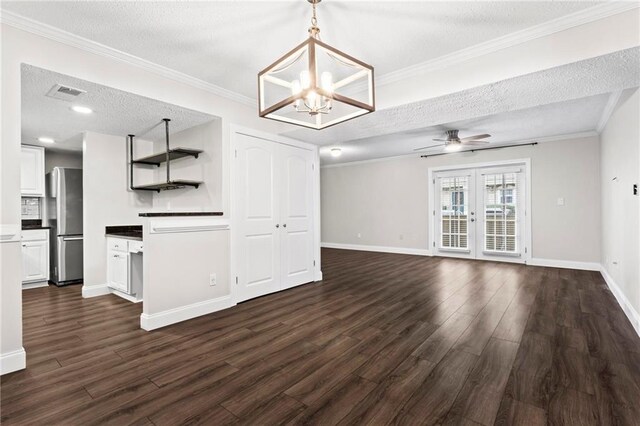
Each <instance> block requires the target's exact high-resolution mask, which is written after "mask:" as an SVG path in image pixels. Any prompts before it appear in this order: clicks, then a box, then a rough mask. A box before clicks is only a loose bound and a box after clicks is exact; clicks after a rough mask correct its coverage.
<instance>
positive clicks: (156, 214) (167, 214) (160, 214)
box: [138, 212, 223, 217]
mask: <svg viewBox="0 0 640 426" xmlns="http://www.w3.org/2000/svg"><path fill="white" fill-rule="evenodd" d="M222 214H223V213H222V212H149V213H140V214H138V216H140V217H172V216H222Z"/></svg>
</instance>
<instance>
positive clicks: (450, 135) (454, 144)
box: [414, 130, 491, 152]
mask: <svg viewBox="0 0 640 426" xmlns="http://www.w3.org/2000/svg"><path fill="white" fill-rule="evenodd" d="M445 135H446V136H447V138H446V139H434V141H437V142H444V143H440V144H436V145H430V146H424V147H422V148H416V149H414V151H422V150H425V149H429V148H435V147H439V146H444V150H445V151H447V152H456V151H460V150H462V148H464V147H465V146H468V145H484V144H486V143H489V141H481V140H480V139H486V138H489V137H491V135H488V134H486V133H485V134H483V135H475V136H469V137H466V138H462V139H461V138H459V137H458V130H447V132H446V133H445Z"/></svg>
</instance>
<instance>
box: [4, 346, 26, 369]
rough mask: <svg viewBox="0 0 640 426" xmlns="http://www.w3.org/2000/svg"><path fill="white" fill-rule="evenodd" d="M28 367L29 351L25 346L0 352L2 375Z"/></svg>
mask: <svg viewBox="0 0 640 426" xmlns="http://www.w3.org/2000/svg"><path fill="white" fill-rule="evenodd" d="M25 368H27V352H25V350H24V348H20V349H18V350H17V351H12V352H7V353H4V354H0V375H3V374H7V373H12V372H14V371H18V370H24V369H25Z"/></svg>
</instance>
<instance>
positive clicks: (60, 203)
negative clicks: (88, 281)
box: [46, 167, 83, 286]
mask: <svg viewBox="0 0 640 426" xmlns="http://www.w3.org/2000/svg"><path fill="white" fill-rule="evenodd" d="M46 181H47V182H46V199H47V220H48V225H49V226H50V227H51V232H50V235H51V237H50V238H51V250H50V257H51V262H50V265H51V274H50V277H51V278H50V279H51V281H53V282H54V283H55V284H56V285H58V286H61V285H65V284H72V283H75V282H80V281H82V263H83V258H82V245H83V237H82V169H70V168H64V167H54V168H53V170H52V171H51V172H50V173H47V176H46Z"/></svg>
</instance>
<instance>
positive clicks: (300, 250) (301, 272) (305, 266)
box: [278, 145, 314, 288]
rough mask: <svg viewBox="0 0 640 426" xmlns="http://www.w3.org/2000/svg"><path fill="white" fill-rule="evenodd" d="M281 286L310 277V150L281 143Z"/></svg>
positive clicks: (311, 274)
mask: <svg viewBox="0 0 640 426" xmlns="http://www.w3.org/2000/svg"><path fill="white" fill-rule="evenodd" d="M279 151H280V155H279V157H280V167H279V170H280V179H279V181H280V183H279V185H278V187H279V190H280V193H281V203H280V212H281V213H280V219H281V222H282V228H281V275H282V285H281V286H282V288H289V287H293V286H296V285H300V284H304V283H308V282H311V281H313V262H314V259H313V253H314V251H313V158H314V156H313V153H312V152H311V151H308V150H305V149H301V148H295V147H291V146H287V145H280V146H279Z"/></svg>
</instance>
